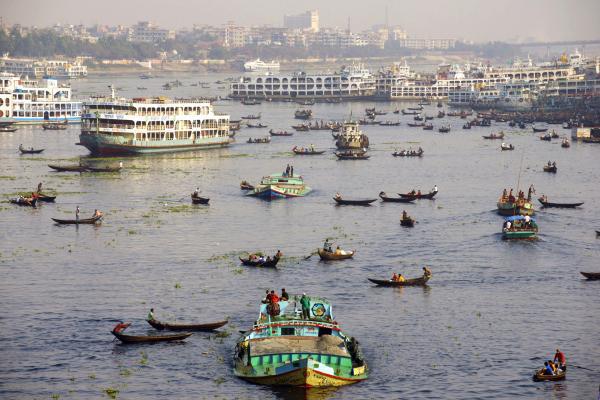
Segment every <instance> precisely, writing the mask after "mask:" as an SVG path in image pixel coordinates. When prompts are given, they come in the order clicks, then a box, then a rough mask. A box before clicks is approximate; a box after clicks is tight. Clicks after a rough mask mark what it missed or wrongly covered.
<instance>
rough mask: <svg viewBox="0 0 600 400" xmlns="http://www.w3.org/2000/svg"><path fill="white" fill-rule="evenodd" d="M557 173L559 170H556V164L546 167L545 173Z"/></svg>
mask: <svg viewBox="0 0 600 400" xmlns="http://www.w3.org/2000/svg"><path fill="white" fill-rule="evenodd" d="M556 171H558V168H556V164H552V165H544V172H551V173H553V174H555V173H556Z"/></svg>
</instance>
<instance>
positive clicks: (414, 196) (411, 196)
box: [398, 190, 438, 200]
mask: <svg viewBox="0 0 600 400" xmlns="http://www.w3.org/2000/svg"><path fill="white" fill-rule="evenodd" d="M437 193H438V191H437V190H432V191H431V192H429V193H425V194H422V193H421V194H419V192H416V193H414V192H410V193H398V195H399V196H400V197H404V198H409V199H430V200H431V199H433V198H434V197H435V195H436V194H437Z"/></svg>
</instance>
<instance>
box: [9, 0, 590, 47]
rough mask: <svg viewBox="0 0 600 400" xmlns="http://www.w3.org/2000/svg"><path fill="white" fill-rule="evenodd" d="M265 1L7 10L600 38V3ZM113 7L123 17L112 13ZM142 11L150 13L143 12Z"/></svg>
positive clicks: (13, 14) (118, 20)
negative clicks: (305, 19) (305, 18)
mask: <svg viewBox="0 0 600 400" xmlns="http://www.w3.org/2000/svg"><path fill="white" fill-rule="evenodd" d="M261 3H262V4H263V6H261V7H249V6H248V5H247V3H246V2H243V1H241V0H225V1H224V2H223V3H222V4H224V6H223V7H222V8H219V9H216V8H215V7H213V6H211V3H208V2H199V3H194V4H190V3H187V2H183V1H181V0H175V1H174V2H172V3H171V4H173V6H172V7H171V8H170V9H165V7H164V3H163V2H159V1H156V0H147V1H144V2H141V1H139V0H134V1H129V2H127V3H122V2H116V1H114V0H106V1H104V2H102V3H91V4H88V5H86V7H85V9H86V12H85V13H82V12H81V7H80V5H81V4H80V3H76V2H74V1H71V0H64V1H61V2H60V3H52V4H49V3H47V2H43V1H40V0H21V1H19V2H11V3H9V4H7V5H5V8H4V10H3V20H4V23H5V24H22V25H35V26H39V27H44V26H51V25H54V24H56V23H62V24H83V25H94V24H100V25H132V24H135V23H136V22H138V21H141V20H150V21H153V22H155V23H157V24H158V25H160V26H164V27H166V28H170V29H184V28H191V27H192V26H193V25H217V26H218V25H222V24H225V23H226V22H228V21H233V22H234V23H237V24H240V25H271V26H282V25H283V16H284V15H286V14H298V13H303V12H305V11H307V10H311V9H316V10H318V11H319V18H320V25H321V26H323V27H342V28H346V27H347V26H350V29H351V30H353V31H360V30H364V29H368V28H370V27H371V26H373V25H377V24H385V23H386V21H387V22H388V23H389V25H400V26H402V27H403V28H404V29H405V30H406V31H408V32H409V33H410V34H411V35H413V36H415V37H446V38H450V37H454V38H461V39H464V40H469V41H475V42H485V41H494V40H500V41H511V42H517V41H565V40H567V41H568V40H595V39H600V28H599V27H598V25H597V24H596V23H595V16H596V15H600V2H598V1H591V0H578V1H574V2H564V1H560V0H547V1H542V0H532V1H529V2H527V3H520V2H518V1H516V0H508V1H506V2H504V3H503V4H502V7H498V6H497V3H491V2H486V3H483V2H481V1H476V0H462V1H460V6H457V4H456V3H453V4H452V5H449V4H447V2H444V1H442V0H425V1H423V2H420V3H419V4H410V7H407V6H405V5H403V4H402V3H400V2H392V1H388V0H375V1H372V2H369V3H358V2H355V3H353V4H348V3H347V2H346V3H345V2H342V1H341V0H332V1H330V2H327V3H322V2H318V1H315V0H308V1H305V2H302V3H301V4H298V3H292V2H286V1H284V2H276V1H272V0H265V1H262V2H261ZM107 9H110V10H119V12H118V13H111V14H110V15H108V14H107V13H106V11H105V10H107ZM140 10H143V11H144V12H143V13H140V12H139V11H140ZM223 10H227V13H226V14H225V13H223ZM265 10H268V11H267V12H265ZM386 10H387V12H386ZM432 10H433V11H432ZM386 14H387V18H386ZM365 15H366V16H367V17H365ZM174 21H177V23H174ZM424 21H426V23H424ZM573 21H577V23H574V22H573Z"/></svg>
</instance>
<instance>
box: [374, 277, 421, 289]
mask: <svg viewBox="0 0 600 400" xmlns="http://www.w3.org/2000/svg"><path fill="white" fill-rule="evenodd" d="M429 278H430V276H422V277H420V278H414V279H406V280H405V281H404V282H398V281H393V280H391V279H372V278H367V279H368V280H370V281H371V282H373V283H374V284H376V285H377V286H388V287H389V286H392V287H399V286H426V285H427V281H428V280H429Z"/></svg>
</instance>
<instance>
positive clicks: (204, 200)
mask: <svg viewBox="0 0 600 400" xmlns="http://www.w3.org/2000/svg"><path fill="white" fill-rule="evenodd" d="M209 200H210V199H209V198H207V197H200V196H198V195H197V194H195V193H192V203H193V204H208V201H209Z"/></svg>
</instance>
